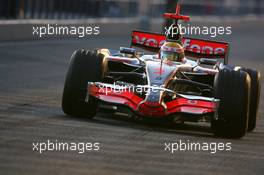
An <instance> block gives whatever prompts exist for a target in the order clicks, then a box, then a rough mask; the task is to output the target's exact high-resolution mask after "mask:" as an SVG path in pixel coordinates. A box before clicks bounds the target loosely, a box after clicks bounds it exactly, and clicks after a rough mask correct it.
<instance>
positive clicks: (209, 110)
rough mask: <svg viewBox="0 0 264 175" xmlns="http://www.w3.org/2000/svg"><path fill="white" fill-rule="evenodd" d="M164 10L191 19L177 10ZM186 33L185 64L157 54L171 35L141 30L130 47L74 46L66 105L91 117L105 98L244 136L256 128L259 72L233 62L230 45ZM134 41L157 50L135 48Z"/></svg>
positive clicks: (139, 112) (116, 105)
mask: <svg viewBox="0 0 264 175" xmlns="http://www.w3.org/2000/svg"><path fill="white" fill-rule="evenodd" d="M164 16H165V17H166V18H172V19H175V21H177V20H179V19H180V20H188V19H189V17H186V16H182V15H180V14H179V9H178V8H177V11H176V13H175V14H168V13H166V14H165V15H164ZM180 39H181V42H182V45H183V47H184V52H185V58H184V61H183V62H175V61H166V60H164V59H162V58H160V57H159V54H158V53H159V49H160V47H161V45H162V44H163V43H164V42H165V41H166V40H168V37H166V35H164V34H157V33H149V32H142V31H133V32H132V40H131V47H129V48H126V47H121V48H120V50H111V49H96V50H94V51H86V50H76V51H75V52H74V53H73V55H72V56H71V62H70V66H69V69H68V72H67V75H66V80H65V85H64V91H63V98H62V109H63V111H64V112H65V113H66V114H68V115H72V116H86V117H89V118H92V117H94V116H95V114H96V113H97V112H98V109H100V106H101V105H102V104H103V105H104V106H106V105H109V106H111V108H112V109H114V110H116V111H119V112H124V111H126V112H127V113H131V114H133V115H136V116H140V117H146V118H167V119H172V121H174V122H184V121H191V122H198V121H206V122H211V127H212V130H213V132H214V133H215V135H217V136H221V137H233V138H235V137H242V136H244V135H245V134H246V132H247V131H252V130H254V128H255V126H256V119H257V111H258V103H259V96H260V84H261V83H260V73H259V72H258V71H256V70H253V69H248V68H244V67H239V66H231V65H228V50H229V44H228V43H225V42H216V41H208V40H201V39H194V38H184V37H183V38H181V37H180ZM135 46H136V47H140V48H141V49H144V50H147V51H151V52H154V54H144V53H143V52H137V51H136V50H135V49H134V48H133V47H135Z"/></svg>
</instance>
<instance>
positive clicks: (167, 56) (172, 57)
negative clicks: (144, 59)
mask: <svg viewBox="0 0 264 175" xmlns="http://www.w3.org/2000/svg"><path fill="white" fill-rule="evenodd" d="M160 56H161V59H164V60H168V61H178V59H179V54H178V53H176V52H169V51H161V53H160Z"/></svg>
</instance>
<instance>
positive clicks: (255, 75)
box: [242, 68, 261, 132]
mask: <svg viewBox="0 0 264 175" xmlns="http://www.w3.org/2000/svg"><path fill="white" fill-rule="evenodd" d="M242 70H243V71H245V72H247V73H248V74H249V76H250V79H251V87H250V88H251V90H250V104H249V119H248V131H249V132H250V131H253V130H254V129H255V127H256V122H257V115H258V106H259V98H260V89H261V83H260V72H259V71H256V70H252V69H248V68H243V69H242Z"/></svg>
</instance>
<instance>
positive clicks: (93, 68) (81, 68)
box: [62, 50, 107, 118]
mask: <svg viewBox="0 0 264 175" xmlns="http://www.w3.org/2000/svg"><path fill="white" fill-rule="evenodd" d="M106 70H107V60H106V59H105V57H104V56H103V55H102V54H98V53H97V52H91V51H85V50H77V51H75V52H74V53H73V55H72V56H71V61H70V66H69V69H68V72H67V75H66V79H65V83H64V90H63V96H62V110H63V112H64V113H65V114H67V115H71V116H77V117H88V118H92V117H94V116H95V114H96V112H97V110H98V100H97V99H96V98H94V97H92V96H88V97H87V83H88V82H89V81H91V82H95V81H101V80H102V79H103V78H104V75H105V73H106Z"/></svg>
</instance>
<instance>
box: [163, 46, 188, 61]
mask: <svg viewBox="0 0 264 175" xmlns="http://www.w3.org/2000/svg"><path fill="white" fill-rule="evenodd" d="M159 55H160V59H164V60H167V61H175V62H183V61H184V57H185V55H184V49H183V47H182V46H181V45H180V44H178V43H175V42H165V43H164V44H163V45H162V46H161V48H160V54H159Z"/></svg>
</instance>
